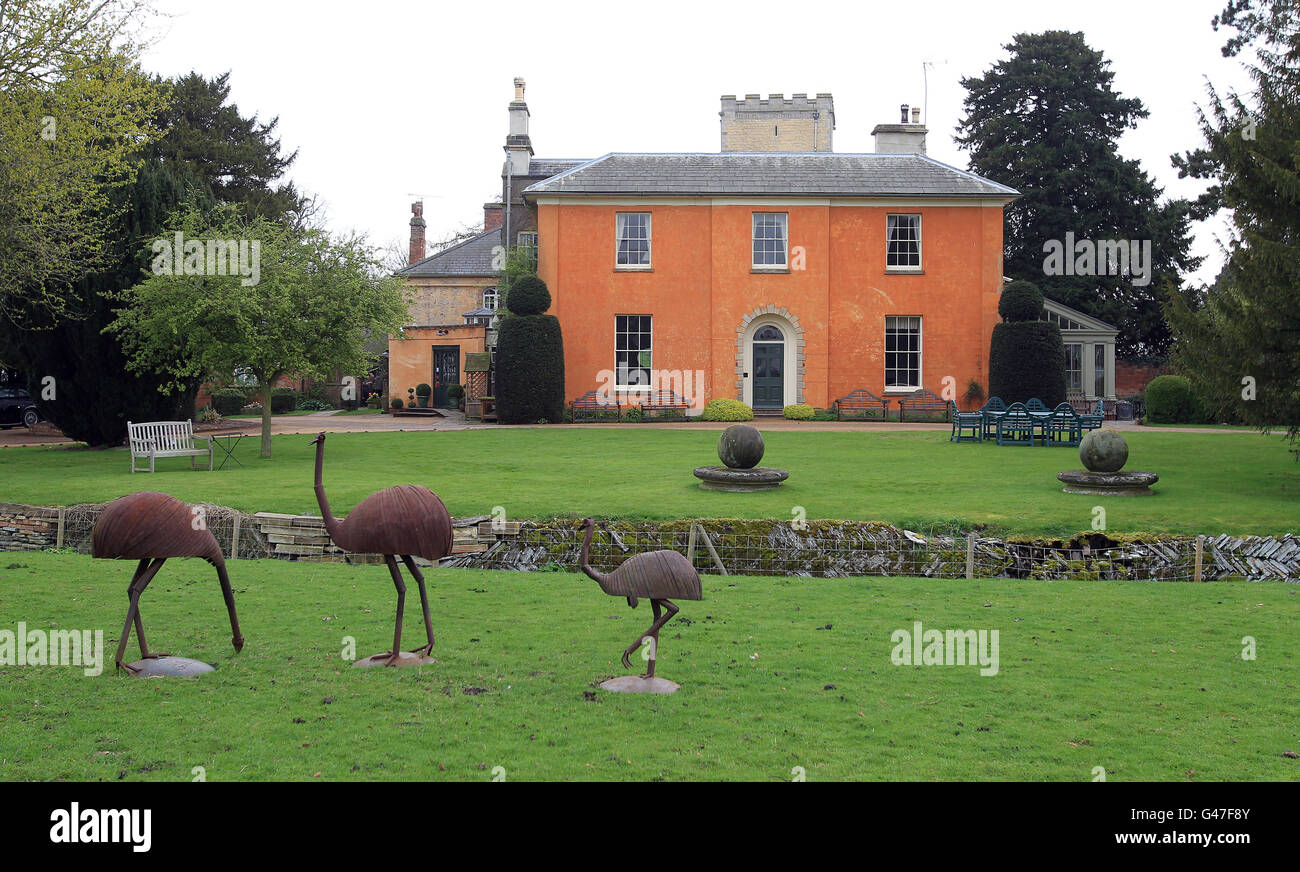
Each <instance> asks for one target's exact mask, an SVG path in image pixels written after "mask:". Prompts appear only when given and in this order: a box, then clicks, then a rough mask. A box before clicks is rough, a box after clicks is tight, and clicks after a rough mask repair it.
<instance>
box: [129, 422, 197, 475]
mask: <svg viewBox="0 0 1300 872" xmlns="http://www.w3.org/2000/svg"><path fill="white" fill-rule="evenodd" d="M126 433H127V438H128V440H129V442H130V443H131V472H132V473H135V472H144V469H143V468H141V469H138V470H137V469H136V466H135V462H136V458H139V459H141V460H144V459H145V458H148V459H149V471H150V472H153V471H154V460H155V459H156V458H159V457H188V458H189V459H190V469H193V468H194V458H196V457H202V456H203V455H205V454H206V455H207V456H208V471H211V470H212V452H213V447H214V445H213V441H212V437H211V436H208V437H207V440H208V447H207V448H200V447H198V446H197V445H195V442H194V422H193V421H154V422H152V423H148V424H132V423H131V422H130V421H127V422H126Z"/></svg>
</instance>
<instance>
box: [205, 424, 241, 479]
mask: <svg viewBox="0 0 1300 872" xmlns="http://www.w3.org/2000/svg"><path fill="white" fill-rule="evenodd" d="M209 438H210V439H212V442H213V444H214V445H216V446H217V447H218V448H220V449H221V450H222V451H223V452H225V455H226V457H225V459H224V460H222V461H221V464H220V465H219V466H218V467H217V469H218V470H222V469H225V468H226V464H227V463H229V462H230V461H232V460H233V461H235V464H236V465H237V466H240V467H242V466H243V465H244V464H242V463H240V462H239V458H238V457H235V448H236V447H238V445H239V440H240V439H243V438H244V434H243V433H214V434H211V435H210V436H209ZM221 439H224V440H226V441H225V443H224V444H223V443H222V442H220V441H219V440H221ZM232 440H233V441H232Z"/></svg>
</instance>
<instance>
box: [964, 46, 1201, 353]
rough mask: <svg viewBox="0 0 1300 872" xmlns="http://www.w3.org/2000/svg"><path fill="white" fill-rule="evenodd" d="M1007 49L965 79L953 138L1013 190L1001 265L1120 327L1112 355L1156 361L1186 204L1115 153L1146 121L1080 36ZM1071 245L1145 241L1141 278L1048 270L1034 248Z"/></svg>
mask: <svg viewBox="0 0 1300 872" xmlns="http://www.w3.org/2000/svg"><path fill="white" fill-rule="evenodd" d="M1005 48H1006V49H1007V50H1008V51H1009V52H1010V54H1011V56H1010V57H1009V58H1007V59H1006V60H1002V61H999V62H998V63H996V64H994V65H993V66H992V67H991V68H990V69H989V70H988V71H987V72H986V73H985V74H984V75H983V76H978V77H972V78H965V79H963V80H962V86H963V87H965V88H966V90H967V95H966V98H965V111H966V115H965V117H964V118H963V119H962V121H961V123H960V124H959V125H958V127H957V133H958V136H957V142H958V143H959V145H961V147H962V148H964V149H967V150H968V151H969V152H970V168H971V171H972V172H976V173H979V174H980V175H982V176H987V177H988V178H991V179H994V180H995V181H998V182H1001V183H1003V184H1006V185H1010V186H1011V187H1013V188H1016V189H1017V190H1019V191H1020V192H1021V194H1022V196H1021V197H1020V199H1018V200H1017V201H1016V202H1014V203H1012V204H1011V205H1010V206H1008V207H1007V210H1006V236H1005V252H1004V255H1005V261H1004V272H1005V273H1006V274H1007V275H1008V276H1011V277H1012V278H1016V279H1026V280H1032V281H1034V282H1035V283H1036V284H1038V285H1039V286H1040V287H1041V288H1042V291H1043V293H1044V294H1045V295H1046V296H1048V297H1051V298H1052V299H1054V300H1058V301H1059V302H1062V303H1064V304H1065V305H1067V306H1071V307H1073V308H1075V309H1078V310H1080V311H1082V312H1086V313H1088V314H1090V315H1093V316H1095V317H1097V318H1101V319H1103V320H1105V321H1108V322H1110V323H1112V324H1115V325H1116V326H1117V327H1119V328H1120V335H1119V339H1118V341H1117V346H1116V350H1117V352H1118V353H1119V354H1120V355H1121V356H1123V357H1125V358H1129V359H1135V358H1143V357H1155V358H1159V357H1162V356H1163V355H1164V354H1166V353H1167V351H1168V346H1169V342H1170V335H1169V329H1168V326H1167V324H1166V323H1165V321H1164V318H1163V317H1162V314H1161V310H1160V298H1161V296H1162V291H1161V288H1163V287H1164V286H1165V285H1167V284H1168V283H1170V282H1173V283H1174V284H1177V282H1178V281H1179V277H1180V273H1181V272H1183V271H1187V270H1191V269H1195V267H1196V265H1197V264H1198V262H1199V261H1198V259H1196V258H1193V257H1192V256H1191V255H1190V254H1189V246H1190V244H1191V237H1190V233H1189V228H1188V208H1189V207H1188V204H1187V203H1186V202H1185V201H1182V200H1172V201H1169V202H1165V203H1161V202H1160V197H1161V193H1162V192H1161V190H1160V188H1158V187H1157V186H1156V185H1155V184H1154V183H1153V182H1152V180H1151V179H1150V178H1148V176H1147V174H1146V173H1145V172H1144V171H1143V170H1142V168H1141V166H1140V165H1139V164H1138V162H1137V161H1133V160H1125V159H1124V158H1122V157H1121V156H1120V154H1119V152H1118V149H1117V142H1118V139H1119V137H1120V135H1121V134H1122V133H1123V132H1124V131H1125V130H1127V129H1129V128H1131V127H1135V126H1136V124H1137V122H1138V121H1139V120H1140V119H1142V118H1145V117H1146V116H1147V114H1148V113H1147V110H1146V109H1145V107H1144V106H1143V105H1142V101H1141V100H1138V99H1136V98H1127V97H1122V96H1120V95H1119V94H1118V93H1116V92H1115V91H1114V90H1113V89H1112V87H1111V82H1112V80H1113V79H1114V76H1115V74H1114V72H1112V71H1111V70H1110V69H1109V67H1110V62H1109V61H1107V60H1106V59H1105V58H1104V57H1103V55H1102V53H1101V52H1099V51H1096V50H1094V49H1092V48H1090V47H1089V46H1088V44H1087V43H1086V42H1085V41H1084V36H1083V34H1082V33H1069V32H1065V31H1049V32H1046V33H1038V34H1025V33H1022V34H1018V35H1017V36H1015V37H1014V38H1013V39H1012V41H1011V43H1009V44H1008V45H1006V46H1005ZM1067 233H1072V234H1073V238H1074V239H1075V240H1083V239H1088V240H1094V241H1097V240H1111V239H1124V240H1138V241H1142V240H1150V241H1151V253H1152V263H1151V279H1150V283H1149V284H1146V285H1138V284H1134V283H1133V281H1132V280H1131V277H1122V276H1097V275H1092V276H1080V275H1047V274H1045V273H1044V260H1045V257H1046V255H1045V251H1044V245H1045V243H1048V242H1049V241H1051V240H1056V241H1058V242H1060V243H1062V244H1064V242H1065V241H1066V239H1067V237H1066V234H1067Z"/></svg>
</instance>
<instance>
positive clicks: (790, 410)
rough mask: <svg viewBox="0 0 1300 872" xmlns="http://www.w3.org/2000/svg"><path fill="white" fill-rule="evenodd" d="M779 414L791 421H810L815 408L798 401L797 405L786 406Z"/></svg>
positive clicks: (815, 412)
mask: <svg viewBox="0 0 1300 872" xmlns="http://www.w3.org/2000/svg"><path fill="white" fill-rule="evenodd" d="M781 414H782V415H784V416H785V417H786V418H788V419H790V420H791V421H811V420H812V419H813V415H815V414H817V410H816V409H814V408H813V407H812V406H810V405H808V404H807V403H800V404H799V405H797V406H786V407H785V408H784V409H782V410H781Z"/></svg>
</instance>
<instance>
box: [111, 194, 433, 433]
mask: <svg viewBox="0 0 1300 872" xmlns="http://www.w3.org/2000/svg"><path fill="white" fill-rule="evenodd" d="M167 229H168V233H167V234H166V235H164V236H163V237H161V238H159V239H158V240H156V241H155V242H154V243H153V245H152V246H151V249H150V250H151V252H152V253H153V256H154V257H153V260H152V262H151V264H150V269H151V274H150V275H149V276H148V277H147V278H146V279H145V280H144V281H143V282H141V283H140V284H138V285H136V286H135V287H133V288H131V289H129V290H128V291H126V292H124V293H123V295H122V298H123V302H124V303H125V305H124V306H123V308H121V309H120V310H118V318H117V320H116V321H114V322H113V323H112V324H111V325H110V326H109V327H108V328H107V329H109V330H110V331H113V332H115V333H117V334H118V335H119V336H120V337H121V339H122V344H123V347H124V349H125V350H126V352H127V354H128V355H129V357H130V364H129V366H130V367H131V369H133V370H136V371H145V372H148V371H154V372H163V373H167V374H168V375H169V376H171V380H170V381H169V382H168V383H166V384H164V385H163V388H164V390H179V389H183V387H184V385H185V384H186V383H187V382H188V381H189V380H191V379H196V378H213V377H215V378H221V379H224V380H227V381H230V380H233V379H234V377H235V374H236V372H240V373H243V374H246V375H247V376H250V377H251V378H252V379H253V380H254V382H255V384H256V386H257V388H258V389H259V390H260V392H261V395H262V456H263V457H270V456H271V402H270V400H271V395H270V392H271V389H272V388H273V387H274V385H275V382H276V380H277V379H278V378H279V377H280V376H282V375H285V374H288V373H300V374H302V375H306V376H308V377H311V378H324V377H325V376H327V375H328V374H329V373H330V372H332V371H334V370H342V371H344V372H367V371H369V369H370V366H371V365H372V364H373V362H374V361H373V355H372V354H370V353H369V352H368V351H367V350H366V345H367V343H368V341H369V339H370V337H371V336H372V335H374V334H376V333H381V334H388V333H400V332H401V327H402V323H403V322H404V320H405V318H406V312H407V305H408V301H407V300H406V299H405V298H404V296H403V292H402V285H401V283H400V282H399V281H398V280H396V279H393V278H392V277H391V276H385V275H384V274H383V273H384V270H383V267H382V265H381V264H380V263H379V260H378V259H377V256H376V254H375V252H374V251H373V250H372V249H371V248H370V247H369V246H368V245H366V244H365V241H364V240H363V239H360V238H357V237H349V238H334V237H332V236H330V235H329V234H327V233H325V232H323V231H321V230H315V229H304V228H299V227H293V226H286V225H285V224H283V223H280V222H277V221H272V220H269V219H267V218H263V217H255V218H251V219H244V218H242V217H241V216H240V215H239V214H238V210H236V209H234V208H233V207H218V208H217V209H215V210H213V211H212V212H211V213H209V214H206V215H205V214H203V213H201V212H199V211H198V210H197V209H190V210H187V211H186V212H184V213H181V214H179V215H178V216H177V218H176V220H174V221H172V222H171V223H170V224H169V226H168V228H167ZM177 232H179V233H181V234H182V236H183V239H185V240H187V241H193V242H195V243H201V245H200V246H199V248H198V249H196V250H194V251H193V252H191V251H190V244H189V242H187V244H186V246H185V250H184V251H183V252H177V251H175V250H174V246H172V247H169V246H170V243H171V242H172V241H173V240H174V239H175V236H174V234H175V233H177ZM222 240H229V241H234V242H235V243H236V244H237V247H238V248H239V269H238V270H237V271H236V274H225V275H222V274H215V275H214V274H211V273H213V272H220V268H219V267H218V266H217V264H218V263H220V262H221V261H219V260H216V261H215V262H214V254H213V252H214V249H215V248H216V246H217V245H219V244H220V241H222ZM245 252H246V254H245ZM178 257H180V258H182V259H181V260H180V261H179V265H180V267H181V269H180V272H181V273H182V274H177V269H176V266H177V263H178V261H177V258H178ZM191 258H192V260H191ZM226 270H227V272H230V268H229V266H228V265H227V267H226Z"/></svg>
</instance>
